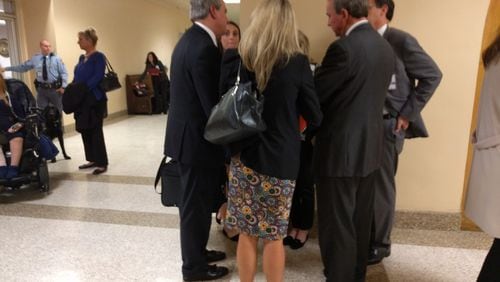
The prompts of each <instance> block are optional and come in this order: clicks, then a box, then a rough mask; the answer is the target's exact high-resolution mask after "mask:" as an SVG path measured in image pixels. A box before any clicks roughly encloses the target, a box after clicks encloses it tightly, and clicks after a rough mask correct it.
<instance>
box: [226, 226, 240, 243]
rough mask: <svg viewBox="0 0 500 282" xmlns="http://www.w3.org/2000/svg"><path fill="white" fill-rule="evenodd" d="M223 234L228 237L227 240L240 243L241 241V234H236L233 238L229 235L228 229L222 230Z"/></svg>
mask: <svg viewBox="0 0 500 282" xmlns="http://www.w3.org/2000/svg"><path fill="white" fill-rule="evenodd" d="M222 234H224V236H226V238H227V239H229V240H231V241H233V242H238V240H239V239H240V234H236V235H234V236H233V237H230V236H229V234H227V232H226V229H224V228H222Z"/></svg>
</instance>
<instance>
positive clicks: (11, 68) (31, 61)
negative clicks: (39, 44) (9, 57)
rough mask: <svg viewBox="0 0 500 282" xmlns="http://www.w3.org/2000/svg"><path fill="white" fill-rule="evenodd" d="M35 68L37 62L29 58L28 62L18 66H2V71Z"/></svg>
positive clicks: (22, 70)
mask: <svg viewBox="0 0 500 282" xmlns="http://www.w3.org/2000/svg"><path fill="white" fill-rule="evenodd" d="M34 68H35V64H34V63H33V59H30V60H27V61H26V62H24V63H22V64H20V65H17V66H10V67H6V68H2V69H1V71H2V72H4V71H13V72H27V71H29V70H32V69H34Z"/></svg>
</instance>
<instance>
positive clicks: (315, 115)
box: [298, 57, 323, 136]
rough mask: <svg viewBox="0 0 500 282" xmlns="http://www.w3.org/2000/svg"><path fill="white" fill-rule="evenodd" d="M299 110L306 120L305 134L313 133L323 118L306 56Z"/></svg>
mask: <svg viewBox="0 0 500 282" xmlns="http://www.w3.org/2000/svg"><path fill="white" fill-rule="evenodd" d="M298 105H299V112H300V114H301V115H302V116H303V117H304V119H305V120H306V121H307V129H306V135H308V136H311V135H314V132H315V130H317V129H318V128H319V126H320V124H321V120H322V119H323V114H322V113H321V110H320V106H319V101H318V96H317V94H316V91H315V89H314V79H313V76H312V71H311V68H310V65H309V62H308V60H307V58H305V57H304V61H303V66H302V84H301V86H300V89H299V96H298Z"/></svg>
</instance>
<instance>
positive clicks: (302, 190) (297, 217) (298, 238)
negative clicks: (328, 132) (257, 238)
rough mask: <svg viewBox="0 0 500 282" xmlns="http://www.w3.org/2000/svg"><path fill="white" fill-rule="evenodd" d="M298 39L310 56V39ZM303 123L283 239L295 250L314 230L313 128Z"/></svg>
mask: <svg viewBox="0 0 500 282" xmlns="http://www.w3.org/2000/svg"><path fill="white" fill-rule="evenodd" d="M298 39H299V46H300V49H301V50H302V52H303V53H304V54H305V55H307V56H309V39H308V38H307V36H306V35H305V34H304V33H303V32H302V31H300V30H299V32H298ZM309 61H311V59H309ZM310 67H311V71H314V68H315V65H314V64H312V63H311V64H310ZM302 122H303V123H304V125H303V126H304V128H300V131H301V133H302V136H301V138H302V141H301V142H300V166H299V174H298V176H297V183H296V186H295V191H294V193H293V199H292V209H291V211H290V226H289V230H288V235H287V236H286V237H285V239H283V244H284V245H288V246H290V248H292V249H294V250H296V249H300V248H302V247H303V246H304V244H305V243H306V241H307V239H308V238H309V230H310V229H311V228H312V226H313V220H314V177H313V165H312V156H313V144H312V142H311V128H307V124H305V121H303V119H302V120H301V123H302ZM301 123H300V124H301ZM301 127H302V124H301Z"/></svg>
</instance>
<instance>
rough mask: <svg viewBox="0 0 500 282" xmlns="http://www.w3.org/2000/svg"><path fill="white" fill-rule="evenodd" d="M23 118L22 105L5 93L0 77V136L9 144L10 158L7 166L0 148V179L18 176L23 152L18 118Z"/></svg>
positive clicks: (20, 126)
mask: <svg viewBox="0 0 500 282" xmlns="http://www.w3.org/2000/svg"><path fill="white" fill-rule="evenodd" d="M19 117H20V118H24V117H25V113H24V110H23V108H22V105H21V104H20V102H19V101H17V100H16V99H15V97H12V96H10V95H9V94H8V93H7V86H6V85H5V80H4V79H3V77H2V76H1V75H0V134H3V135H4V136H5V137H6V139H7V140H8V142H9V146H10V152H11V158H10V164H8V165H7V161H6V160H5V156H4V154H3V151H2V150H1V148H0V178H2V179H12V178H14V177H16V176H17V175H18V174H19V163H20V161H21V155H22V150H23V140H24V130H23V124H22V123H21V122H20V121H19V120H18V118H19Z"/></svg>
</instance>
